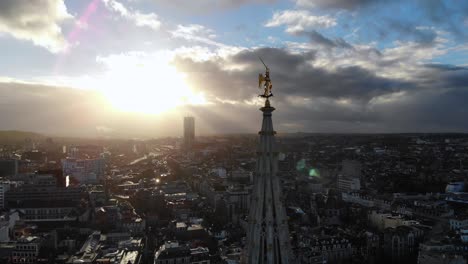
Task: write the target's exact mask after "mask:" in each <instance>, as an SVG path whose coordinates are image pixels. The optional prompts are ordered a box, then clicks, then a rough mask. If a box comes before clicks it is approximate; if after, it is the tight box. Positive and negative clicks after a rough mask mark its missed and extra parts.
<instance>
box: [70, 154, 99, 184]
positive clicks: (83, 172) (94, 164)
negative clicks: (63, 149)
mask: <svg viewBox="0 0 468 264" xmlns="http://www.w3.org/2000/svg"><path fill="white" fill-rule="evenodd" d="M105 165H106V164H105V160H104V159H102V158H97V159H76V158H66V159H62V170H63V175H65V176H72V177H73V178H75V179H76V180H78V181H79V182H80V183H96V182H99V181H100V180H101V179H102V178H103V177H104V172H105Z"/></svg>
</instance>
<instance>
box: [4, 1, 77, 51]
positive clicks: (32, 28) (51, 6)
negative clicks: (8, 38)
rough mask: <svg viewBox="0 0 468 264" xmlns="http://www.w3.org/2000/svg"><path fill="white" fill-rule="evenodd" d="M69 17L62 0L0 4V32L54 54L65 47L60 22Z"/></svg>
mask: <svg viewBox="0 0 468 264" xmlns="http://www.w3.org/2000/svg"><path fill="white" fill-rule="evenodd" d="M70 18H72V16H71V15H70V14H68V12H67V9H66V6H65V3H64V2H63V0H40V1H29V0H2V1H0V32H6V33H9V34H11V35H12V36H13V37H15V38H18V39H24V40H31V41H32V42H34V44H36V45H39V46H43V47H46V48H48V49H49V50H51V51H53V52H57V51H60V50H63V49H64V48H65V46H66V40H65V37H64V36H63V35H62V32H61V27H60V23H61V22H63V21H64V20H67V19H70Z"/></svg>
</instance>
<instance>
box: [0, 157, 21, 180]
mask: <svg viewBox="0 0 468 264" xmlns="http://www.w3.org/2000/svg"><path fill="white" fill-rule="evenodd" d="M16 174H18V160H16V159H2V160H0V177H6V176H15V175H16Z"/></svg>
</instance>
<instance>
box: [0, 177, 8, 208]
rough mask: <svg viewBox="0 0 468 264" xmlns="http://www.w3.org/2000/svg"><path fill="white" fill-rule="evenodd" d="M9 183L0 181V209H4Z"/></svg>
mask: <svg viewBox="0 0 468 264" xmlns="http://www.w3.org/2000/svg"><path fill="white" fill-rule="evenodd" d="M10 184H11V183H10V182H9V181H0V209H3V208H5V194H6V192H7V191H8V190H10Z"/></svg>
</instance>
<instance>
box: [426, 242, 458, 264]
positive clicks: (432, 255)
mask: <svg viewBox="0 0 468 264" xmlns="http://www.w3.org/2000/svg"><path fill="white" fill-rule="evenodd" d="M464 248H465V246H463V245H455V244H451V243H443V242H441V241H436V240H431V241H428V242H426V243H422V244H420V245H419V253H418V264H439V263H444V264H462V263H463V264H465V263H466V256H464V255H466V254H464V253H465V252H463V251H464Z"/></svg>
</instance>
